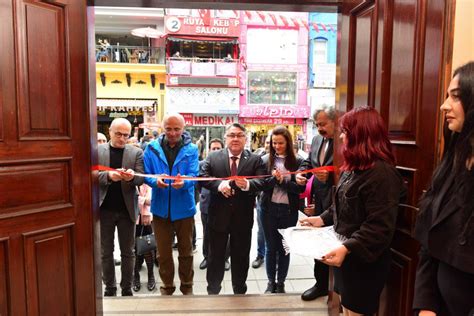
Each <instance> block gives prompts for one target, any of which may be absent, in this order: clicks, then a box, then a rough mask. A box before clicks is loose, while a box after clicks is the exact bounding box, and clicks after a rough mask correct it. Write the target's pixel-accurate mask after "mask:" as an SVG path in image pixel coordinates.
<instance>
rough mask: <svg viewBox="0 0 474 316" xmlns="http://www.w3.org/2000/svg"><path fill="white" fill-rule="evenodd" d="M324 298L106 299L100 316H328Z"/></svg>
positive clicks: (230, 296) (225, 296)
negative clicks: (308, 299)
mask: <svg viewBox="0 0 474 316" xmlns="http://www.w3.org/2000/svg"><path fill="white" fill-rule="evenodd" d="M326 301H327V297H321V298H318V299H316V300H314V301H311V302H304V301H302V300H301V298H300V295H297V294H272V295H263V294H262V295H257V294H249V295H217V296H209V295H191V296H167V297H164V296H149V295H147V296H134V297H112V298H109V297H106V298H104V300H103V310H104V315H107V316H113V315H117V316H118V315H192V316H197V315H270V314H271V315H275V316H276V315H313V316H322V315H325V316H326V315H328V307H327V303H326Z"/></svg>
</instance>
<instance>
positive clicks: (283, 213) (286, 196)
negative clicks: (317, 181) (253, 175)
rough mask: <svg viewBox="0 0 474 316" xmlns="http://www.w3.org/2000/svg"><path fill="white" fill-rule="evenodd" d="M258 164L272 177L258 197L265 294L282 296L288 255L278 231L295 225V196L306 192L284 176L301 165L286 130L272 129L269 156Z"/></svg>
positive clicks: (284, 128)
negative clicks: (263, 248) (264, 165)
mask: <svg viewBox="0 0 474 316" xmlns="http://www.w3.org/2000/svg"><path fill="white" fill-rule="evenodd" d="M262 160H263V162H264V163H265V164H266V166H267V172H268V174H270V173H271V174H272V175H273V177H270V178H268V179H266V180H265V181H266V183H265V186H264V187H265V189H264V191H263V192H262V193H261V197H260V198H261V200H260V203H261V207H262V225H263V232H264V234H265V243H266V254H265V267H266V270H267V277H268V286H267V289H266V291H265V293H285V280H286V276H287V274H288V267H289V265H290V255H285V250H284V249H283V244H282V236H281V234H280V233H279V232H278V229H281V228H288V227H291V226H295V225H296V222H297V221H298V209H299V194H300V193H302V192H304V190H305V188H306V187H305V186H304V185H303V186H300V185H298V184H296V180H295V175H294V174H292V175H289V174H284V173H287V172H289V171H296V170H298V167H299V166H300V164H301V162H302V161H303V160H302V159H301V158H297V157H296V156H295V153H294V151H293V141H292V138H291V134H290V132H289V131H288V130H287V129H286V127H284V126H277V127H275V128H274V129H273V131H272V135H271V138H270V153H269V154H267V155H265V156H263V157H262ZM276 278H277V279H276ZM275 281H277V282H275Z"/></svg>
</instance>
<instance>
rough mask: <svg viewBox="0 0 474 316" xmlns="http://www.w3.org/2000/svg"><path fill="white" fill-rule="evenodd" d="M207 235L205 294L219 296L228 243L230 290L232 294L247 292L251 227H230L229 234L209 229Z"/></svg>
mask: <svg viewBox="0 0 474 316" xmlns="http://www.w3.org/2000/svg"><path fill="white" fill-rule="evenodd" d="M208 233H209V255H208V258H207V273H206V279H207V293H208V294H219V292H220V291H221V289H222V285H221V284H222V280H223V278H224V272H225V271H224V269H225V260H226V248H227V244H228V243H229V241H230V258H231V260H230V262H231V274H232V289H233V290H234V294H245V293H246V292H247V284H246V281H247V275H248V271H249V261H250V245H251V241H252V226H251V225H250V227H241V226H240V227H239V225H232V226H231V227H230V231H229V232H219V231H216V230H215V229H213V228H212V227H209V228H208ZM229 236H230V240H229Z"/></svg>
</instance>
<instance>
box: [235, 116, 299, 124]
mask: <svg viewBox="0 0 474 316" xmlns="http://www.w3.org/2000/svg"><path fill="white" fill-rule="evenodd" d="M239 123H241V124H268V125H282V124H285V125H287V124H290V125H293V124H296V125H302V124H303V119H301V118H296V119H294V118H257V117H241V118H239Z"/></svg>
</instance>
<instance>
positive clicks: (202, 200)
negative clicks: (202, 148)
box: [197, 138, 230, 271]
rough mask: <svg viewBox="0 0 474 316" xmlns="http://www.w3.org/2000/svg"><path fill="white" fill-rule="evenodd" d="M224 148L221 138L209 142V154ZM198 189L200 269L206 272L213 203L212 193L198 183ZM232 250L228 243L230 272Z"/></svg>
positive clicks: (227, 262)
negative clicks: (210, 213) (200, 235)
mask: <svg viewBox="0 0 474 316" xmlns="http://www.w3.org/2000/svg"><path fill="white" fill-rule="evenodd" d="M222 148H224V142H223V141H222V140H221V139H219V138H214V139H211V140H210V141H209V152H213V151H217V150H221V149H222ZM203 164H204V160H201V161H200V162H199V167H202V165H203ZM197 189H198V191H199V209H200V210H201V223H202V232H203V238H202V255H203V257H204V259H203V260H202V262H201V264H200V265H199V269H201V270H204V269H206V268H207V256H208V255H209V236H208V235H209V234H208V233H207V230H208V227H207V214H208V209H209V203H210V202H211V192H209V190H208V189H206V188H201V183H200V182H198V185H197ZM229 256H230V248H229V243H227V248H226V259H225V265H224V266H225V270H226V271H228V270H230V261H229Z"/></svg>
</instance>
